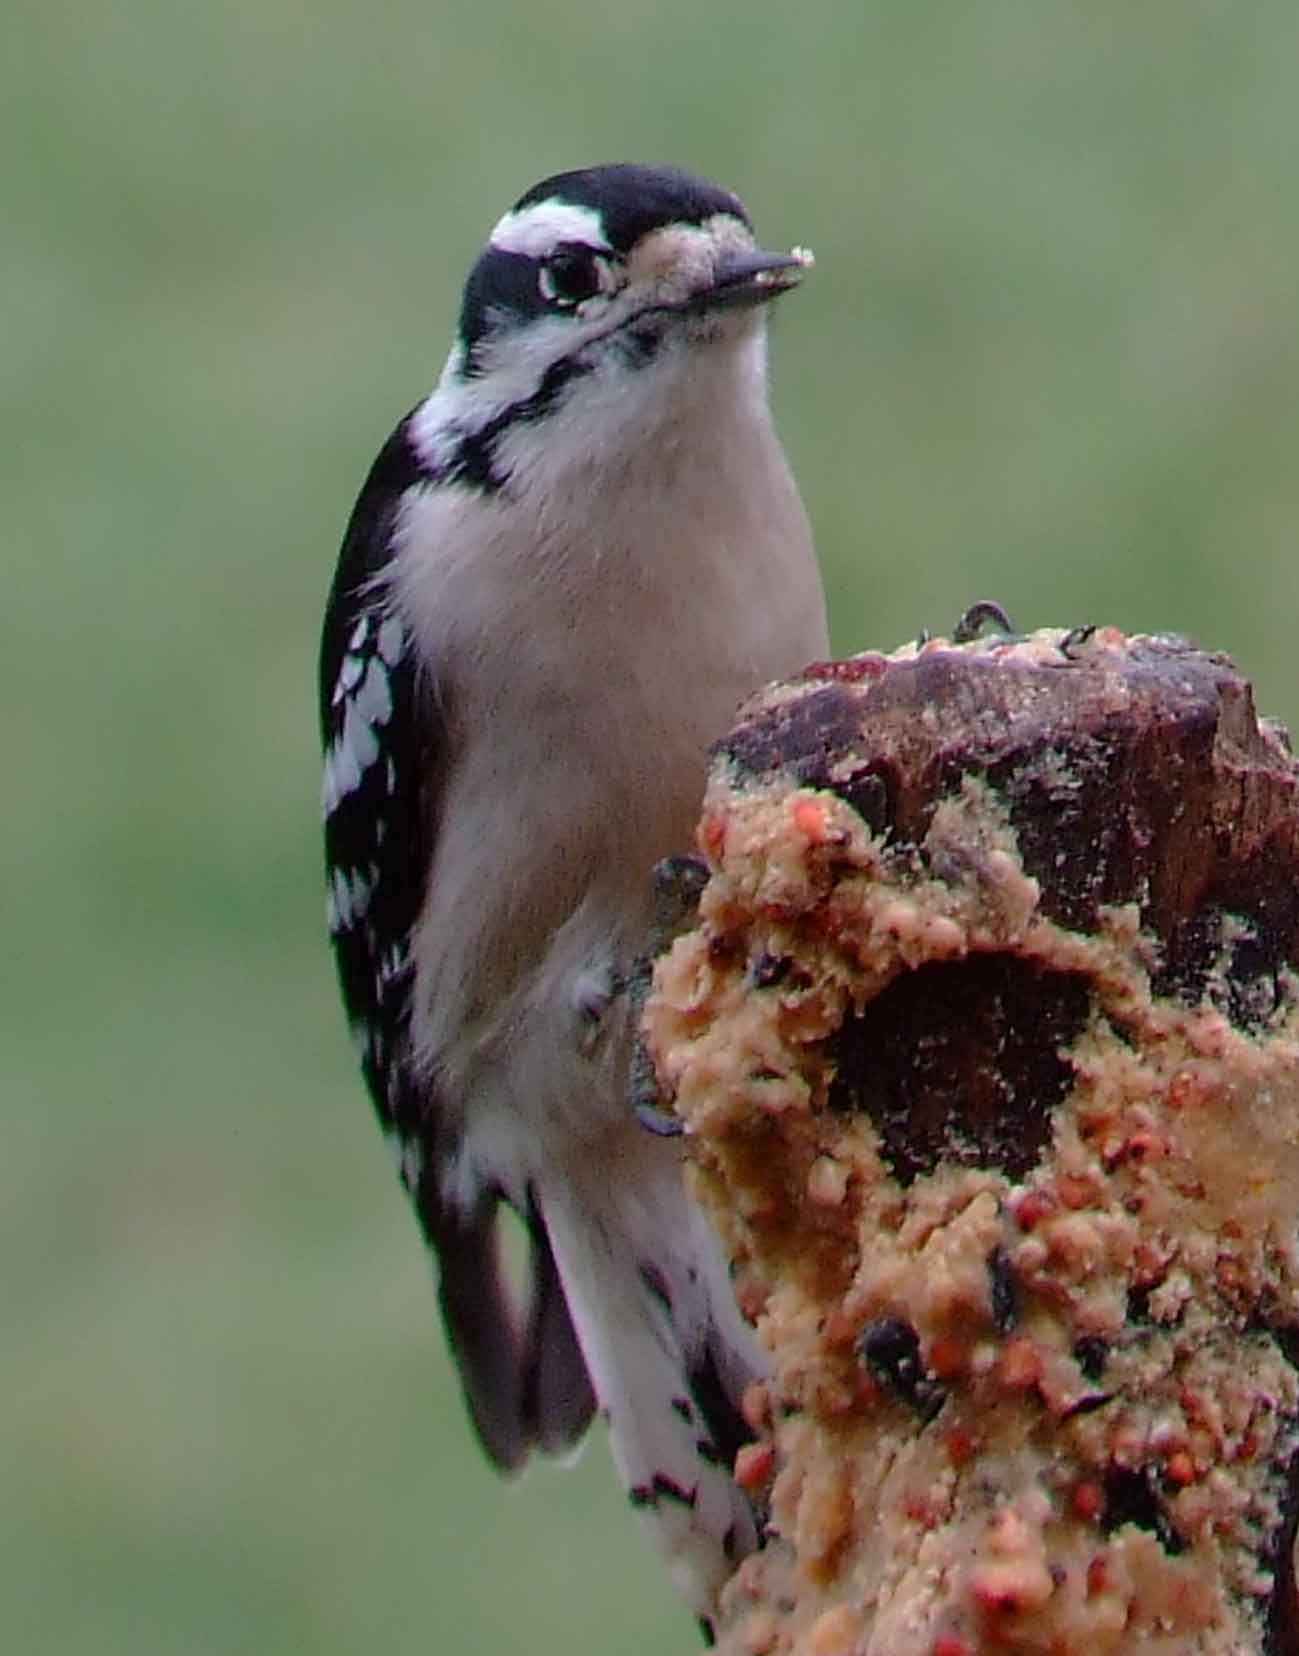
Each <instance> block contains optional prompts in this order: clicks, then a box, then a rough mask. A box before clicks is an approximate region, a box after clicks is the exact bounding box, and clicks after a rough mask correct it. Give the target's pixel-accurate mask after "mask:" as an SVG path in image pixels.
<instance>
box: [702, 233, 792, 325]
mask: <svg viewBox="0 0 1299 1656" xmlns="http://www.w3.org/2000/svg"><path fill="white" fill-rule="evenodd" d="M811 263H812V258H811V255H810V254H808V253H764V252H763V251H762V249H761V248H755V249H754V250H753V252H751V253H724V254H723V255H722V257H721V258H720V259H718V261H717V264H716V266H715V267H714V270H713V280H712V283H711V284H710V285H709V286H708V287H706V288H704V290H703V291H702V292H701V293H698V294H696V295H695V296H694V298H693V299H692V300H691V301H690V309H691V310H721V309H723V308H726V307H728V306H731V305H763V304H765V303H766V302H767V300H768V299H774V298H775V297H776V295H777V294H778V293H788V291H789V290H790V288H792V287H797V286H798V284H799V282H800V281H801V280H802V277H803V272H804V271H805V270H806V269H807V268H808V267H809V266H810V265H811Z"/></svg>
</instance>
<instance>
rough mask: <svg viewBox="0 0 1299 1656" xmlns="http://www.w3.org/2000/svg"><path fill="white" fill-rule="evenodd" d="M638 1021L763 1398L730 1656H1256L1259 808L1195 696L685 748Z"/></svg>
mask: <svg viewBox="0 0 1299 1656" xmlns="http://www.w3.org/2000/svg"><path fill="white" fill-rule="evenodd" d="M699 837H700V844H701V847H702V849H703V852H704V854H705V856H706V858H707V860H708V864H709V868H710V874H711V877H710V879H709V881H708V884H707V886H706V888H705V889H704V891H703V894H702V898H701V901H700V908H699V916H698V922H697V924H696V925H695V926H694V927H693V929H691V930H689V931H688V932H687V933H685V934H684V935H683V936H681V937H680V938H678V940H677V941H676V943H675V944H674V945H673V947H672V948H671V950H670V951H669V952H668V953H667V954H666V955H665V956H664V957H663V958H662V959H661V960H660V961H659V963H658V966H657V968H656V973H655V980H654V987H653V990H652V992H651V994H650V996H649V1000H648V1004H647V1008H646V1015H645V1022H644V1028H645V1036H646V1044H647V1050H648V1053H649V1055H650V1058H651V1060H652V1062H653V1064H654V1066H655V1072H656V1075H657V1078H658V1085H659V1088H660V1093H661V1097H662V1099H663V1101H664V1107H665V1108H668V1109H671V1110H673V1111H675V1112H676V1113H677V1114H679V1116H680V1117H681V1119H682V1120H683V1122H684V1124H685V1128H686V1131H687V1134H688V1143H689V1146H690V1159H691V1164H692V1177H693V1179H694V1182H695V1184H696V1187H697V1189H698V1191H699V1194H700V1196H701V1199H702V1200H703V1201H704V1202H705V1203H706V1204H707V1205H708V1206H709V1207H710V1209H711V1211H712V1212H713V1214H714V1216H715V1217H716V1220H717V1223H718V1225H719V1227H720V1229H721V1232H722V1235H723V1237H724V1240H725V1243H726V1246H727V1248H728V1250H729V1252H730V1255H731V1258H732V1260H733V1262H734V1268H735V1281H736V1291H737V1295H738V1296H739V1299H740V1302H741V1304H742V1305H743V1306H744V1308H745V1309H746V1311H747V1312H748V1313H749V1314H750V1315H752V1316H753V1317H754V1318H755V1319H756V1321H757V1325H758V1328H759V1330H760V1332H761V1335H762V1338H763V1339H764V1341H765V1343H766V1345H767V1347H768V1349H769V1350H770V1352H771V1358H772V1378H771V1380H770V1383H769V1384H768V1385H767V1386H765V1387H763V1388H758V1389H757V1390H756V1391H755V1392H754V1394H753V1395H752V1396H750V1398H749V1399H747V1408H746V1412H747V1413H748V1415H749V1417H750V1419H751V1421H752V1422H753V1423H754V1425H755V1428H756V1430H757V1432H758V1437H757V1441H756V1442H755V1443H754V1444H753V1445H751V1446H750V1447H749V1448H747V1449H745V1450H743V1451H741V1455H740V1458H739V1461H738V1462H737V1466H736V1475H737V1477H738V1478H739V1480H740V1481H741V1482H742V1483H743V1484H745V1486H746V1487H748V1488H749V1489H750V1490H751V1491H752V1492H753V1493H754V1495H755V1498H756V1499H758V1500H759V1501H760V1502H763V1503H765V1504H766V1509H767V1511H768V1513H769V1529H768V1539H767V1541H766V1544H765V1545H764V1546H763V1548H762V1549H761V1550H760V1551H759V1552H758V1553H757V1554H755V1555H754V1556H753V1557H752V1558H750V1559H749V1560H747V1561H746V1562H745V1563H744V1564H743V1565H742V1566H741V1568H740V1570H739V1571H738V1572H737V1574H736V1576H735V1578H734V1579H733V1580H732V1582H731V1583H730V1584H729V1585H728V1587H727V1589H726V1591H725V1593H724V1595H723V1601H722V1617H721V1621H720V1625H719V1643H720V1646H721V1648H722V1650H723V1651H725V1652H733V1653H736V1656H738V1653H741V1652H743V1653H746V1656H761V1653H770V1656H783V1653H790V1652H792V1653H797V1656H804V1653H806V1656H850V1653H855V1656H973V1653H975V1652H982V1651H999V1652H1004V1651H1015V1652H1025V1653H1029V1652H1032V1653H1038V1652H1040V1653H1042V1656H1048V1653H1049V1656H1070V1653H1078V1656H1082V1653H1087V1656H1095V1653H1104V1652H1127V1651H1133V1652H1135V1651H1138V1650H1139V1651H1141V1652H1143V1653H1150V1652H1166V1653H1169V1656H1172V1653H1174V1652H1176V1653H1177V1656H1185V1653H1187V1652H1198V1653H1201V1656H1250V1653H1254V1656H1257V1653H1263V1652H1266V1653H1268V1656H1296V1653H1299V1630H1297V1622H1296V1615H1295V1587H1294V1570H1293V1564H1292V1555H1293V1544H1294V1534H1295V1521H1296V1511H1297V1510H1299V1491H1297V1489H1296V1484H1297V1481H1299V1478H1297V1472H1299V1455H1297V1449H1299V1367H1297V1365H1299V1332H1297V1331H1299V982H1297V978H1296V962H1299V769H1297V768H1296V766H1295V764H1294V762H1293V761H1292V759H1291V756H1290V753H1289V749H1288V746H1287V744H1286V741H1285V739H1284V736H1283V734H1282V733H1281V732H1280V731H1279V730H1277V729H1276V728H1275V727H1273V726H1270V725H1268V724H1266V723H1260V722H1259V721H1258V720H1257V719H1256V718H1255V715H1254V710H1253V706H1252V701H1251V696H1250V691H1249V687H1248V685H1247V684H1246V683H1245V681H1244V680H1243V679H1242V678H1241V676H1240V675H1239V673H1238V672H1237V671H1236V670H1235V668H1234V667H1233V666H1232V664H1231V663H1230V662H1229V661H1227V660H1226V659H1225V658H1223V657H1221V656H1213V655H1208V654H1204V653H1202V652H1199V651H1197V650H1194V649H1192V648H1191V647H1190V646H1188V645H1186V644H1185V643H1183V642H1181V641H1178V640H1175V639H1169V638H1136V637H1133V638H1128V637H1124V636H1123V635H1121V634H1119V633H1118V632H1116V631H1114V630H1112V629H1106V630H1102V631H1099V632H1087V633H1078V634H1066V633H1061V632H1056V631H1051V632H1044V633H1039V634H1035V635H1032V636H1031V637H1028V638H1024V639H998V640H994V641H992V642H976V643H973V644H969V645H962V646H957V645H954V644H951V643H948V642H946V641H944V640H935V641H931V642H929V643H926V644H925V645H923V646H918V647H913V648H911V649H908V650H906V651H901V652H898V653H897V654H896V655H894V656H892V657H889V658H885V657H883V656H878V655H865V656H859V657H856V658H853V659H851V660H848V661H845V662H839V663H831V664H826V665H824V666H821V667H818V668H814V669H812V670H810V671H809V673H808V674H807V675H805V676H804V677H803V678H802V679H800V680H799V681H797V682H794V683H791V684H787V685H783V686H778V687H776V688H774V689H772V690H770V691H767V692H765V693H764V694H763V695H762V696H760V697H759V698H757V699H756V700H755V701H754V702H753V703H751V704H750V705H749V707H748V708H747V709H746V710H745V712H744V715H743V717H742V719H741V722H740V723H739V725H738V726H737V728H736V729H735V730H734V731H733V732H732V733H731V735H730V736H729V737H728V738H727V739H726V740H725V741H724V742H723V743H722V744H721V746H720V748H719V750H718V754H717V760H716V764H715V767H714V771H713V776H712V780H711V783H710V787H709V791H708V796H707V799H706V802H705V809H704V814H703V818H702V821H701V825H700V831H699Z"/></svg>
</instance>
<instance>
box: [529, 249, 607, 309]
mask: <svg viewBox="0 0 1299 1656" xmlns="http://www.w3.org/2000/svg"><path fill="white" fill-rule="evenodd" d="M607 268H608V267H607V265H606V263H605V261H604V260H603V259H602V258H601V257H600V256H599V254H598V253H593V252H592V251H591V249H590V248H589V247H561V248H560V249H559V250H558V251H557V252H555V253H552V254H551V255H550V257H549V258H548V259H545V260H543V261H542V266H541V275H540V278H539V280H540V284H541V292H542V295H543V297H545V298H546V299H549V300H550V302H551V303H552V304H555V305H564V306H566V307H571V306H573V305H580V304H581V303H582V301H583V300H584V299H592V298H594V297H595V295H596V294H597V293H600V292H602V291H603V289H604V286H605V272H606V270H607Z"/></svg>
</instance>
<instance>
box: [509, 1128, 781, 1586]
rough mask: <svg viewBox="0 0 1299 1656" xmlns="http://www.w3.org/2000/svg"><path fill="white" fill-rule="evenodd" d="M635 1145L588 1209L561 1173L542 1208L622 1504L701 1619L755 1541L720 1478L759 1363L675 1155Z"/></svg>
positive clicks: (741, 1503) (732, 1488) (738, 1496)
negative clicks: (633, 1156) (633, 1164)
mask: <svg viewBox="0 0 1299 1656" xmlns="http://www.w3.org/2000/svg"><path fill="white" fill-rule="evenodd" d="M635 1149H636V1153H637V1156H638V1160H639V1166H638V1168H637V1170H636V1173H635V1175H631V1174H630V1173H629V1171H628V1170H627V1169H626V1168H625V1167H624V1168H622V1169H620V1170H619V1173H618V1176H617V1177H616V1178H609V1179H608V1180H607V1181H606V1184H605V1186H604V1190H603V1193H602V1195H601V1196H600V1197H599V1199H598V1200H597V1199H594V1198H593V1193H592V1190H591V1187H590V1185H589V1184H588V1186H587V1188H586V1189H585V1191H583V1192H580V1193H579V1192H576V1191H575V1189H574V1180H573V1179H572V1178H571V1177H570V1178H566V1179H563V1180H556V1182H555V1186H554V1189H553V1190H552V1191H543V1192H542V1193H541V1203H542V1207H543V1210H544V1214H545V1219H546V1224H547V1228H548V1230H549V1232H550V1237H551V1242H552V1245H553V1247H554V1251H555V1259H556V1263H557V1266H558V1270H559V1274H560V1276H561V1278H562V1280H563V1285H564V1291H565V1294H566V1296H567V1299H568V1304H569V1309H570V1312H571V1315H572V1320H573V1324H574V1326H575V1328H576V1330H577V1337H578V1340H579V1341H580V1343H581V1347H582V1351H583V1354H584V1356H585V1358H586V1363H587V1367H588V1369H589V1371H590V1374H591V1377H592V1380H593V1381H594V1385H595V1392H596V1396H597V1398H598V1399H599V1403H600V1408H601V1411H602V1413H603V1414H604V1415H605V1417H606V1418H607V1420H608V1422H609V1433H610V1445H611V1448H612V1450H613V1456H614V1460H615V1463H616V1464H617V1467H618V1471H619V1474H620V1476H621V1478H622V1480H623V1483H624V1485H625V1487H626V1489H627V1493H628V1498H629V1500H630V1501H631V1503H632V1505H633V1507H635V1508H636V1509H637V1510H638V1511H639V1512H641V1513H642V1515H643V1516H644V1517H645V1518H646V1520H647V1522H648V1523H649V1525H650V1528H651V1529H652V1531H653V1533H654V1536H655V1539H656V1540H657V1542H658V1544H659V1547H660V1550H661V1551H662V1552H663V1553H664V1554H665V1555H666V1559H667V1563H668V1566H669V1568H670V1570H671V1571H672V1574H673V1576H674V1577H675V1579H676V1581H677V1584H678V1586H679V1588H680V1590H681V1591H682V1593H683V1595H684V1596H685V1597H686V1599H687V1600H688V1601H689V1602H690V1603H691V1605H692V1606H693V1607H694V1608H695V1609H696V1611H697V1612H698V1613H699V1614H700V1615H702V1616H704V1617H707V1616H709V1615H711V1614H712V1612H713V1611H714V1609H715V1600H716V1594H717V1591H718V1589H719V1588H720V1587H721V1585H722V1583H723V1582H724V1581H725V1580H726V1579H727V1577H728V1576H729V1575H730V1574H731V1572H732V1571H733V1570H734V1568H735V1566H736V1564H737V1563H738V1562H739V1560H740V1559H741V1558H742V1557H744V1555H745V1554H746V1553H748V1552H751V1551H752V1549H753V1547H754V1546H755V1545H756V1542H757V1526H756V1519H755V1515H754V1511H753V1508H752V1507H751V1505H750V1504H749V1501H748V1499H747V1497H746V1496H745V1495H744V1493H743V1492H742V1491H741V1490H740V1489H739V1488H738V1487H737V1485H736V1484H735V1481H734V1479H733V1477H732V1475H731V1473H732V1466H733V1463H734V1456H735V1452H736V1450H737V1449H738V1448H739V1446H740V1444H741V1443H742V1442H744V1441H745V1440H746V1439H747V1437H748V1436H749V1434H748V1433H747V1432H746V1431H745V1429H744V1425H743V1420H742V1418H741V1415H740V1412H739V1397H740V1393H741V1391H742V1390H743V1387H744V1385H745V1384H746V1383H747V1382H748V1381H749V1380H751V1379H753V1378H755V1377H756V1376H757V1375H758V1374H760V1373H762V1372H763V1371H764V1362H763V1358H762V1355H761V1353H760V1351H759V1349H758V1346H757V1343H756V1340H755V1339H754V1336H753V1332H752V1330H751V1329H749V1328H748V1326H747V1325H746V1324H745V1323H744V1321H743V1319H742V1318H741V1316H740V1314H739V1311H738V1310H737V1309H736V1306H735V1302H734V1299H733V1297H732V1295H731V1290H730V1283H729V1279H728V1276H727V1272H726V1266H725V1261H724V1260H723V1258H722V1255H721V1251H720V1248H719V1246H718V1244H717V1241H716V1239H715V1238H714V1236H713V1234H712V1232H711V1230H710V1229H709V1227H708V1226H707V1223H706V1221H704V1219H703V1218H702V1216H701V1215H700V1214H699V1212H698V1210H696V1209H695V1208H694V1207H693V1206H692V1204H691V1203H690V1201H689V1199H688V1197H687V1195H686V1192H685V1189H684V1186H683V1182H682V1178H681V1167H680V1161H679V1156H678V1152H677V1150H676V1149H675V1148H674V1147H673V1146H672V1145H671V1144H670V1143H669V1141H666V1140H651V1139H649V1138H647V1137H646V1136H645V1135H643V1134H639V1133H638V1134H637V1139H636V1143H635Z"/></svg>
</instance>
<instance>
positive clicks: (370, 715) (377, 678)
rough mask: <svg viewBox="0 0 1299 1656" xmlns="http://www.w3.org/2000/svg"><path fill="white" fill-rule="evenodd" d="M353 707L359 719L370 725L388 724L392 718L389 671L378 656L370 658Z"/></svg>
mask: <svg viewBox="0 0 1299 1656" xmlns="http://www.w3.org/2000/svg"><path fill="white" fill-rule="evenodd" d="M352 705H353V707H354V708H355V709H356V713H357V716H358V718H361V719H364V720H365V722H366V724H369V725H382V724H387V722H388V720H389V719H391V718H392V688H391V686H390V685H389V683H388V669H387V668H386V667H385V666H384V664H383V662H382V661H380V659H379V657H378V656H371V657H370V660H369V663H368V665H367V666H366V669H365V677H364V678H363V679H362V680H361V683H360V686H359V688H358V689H357V692H356V697H355V700H354V701H353V704H352Z"/></svg>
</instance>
